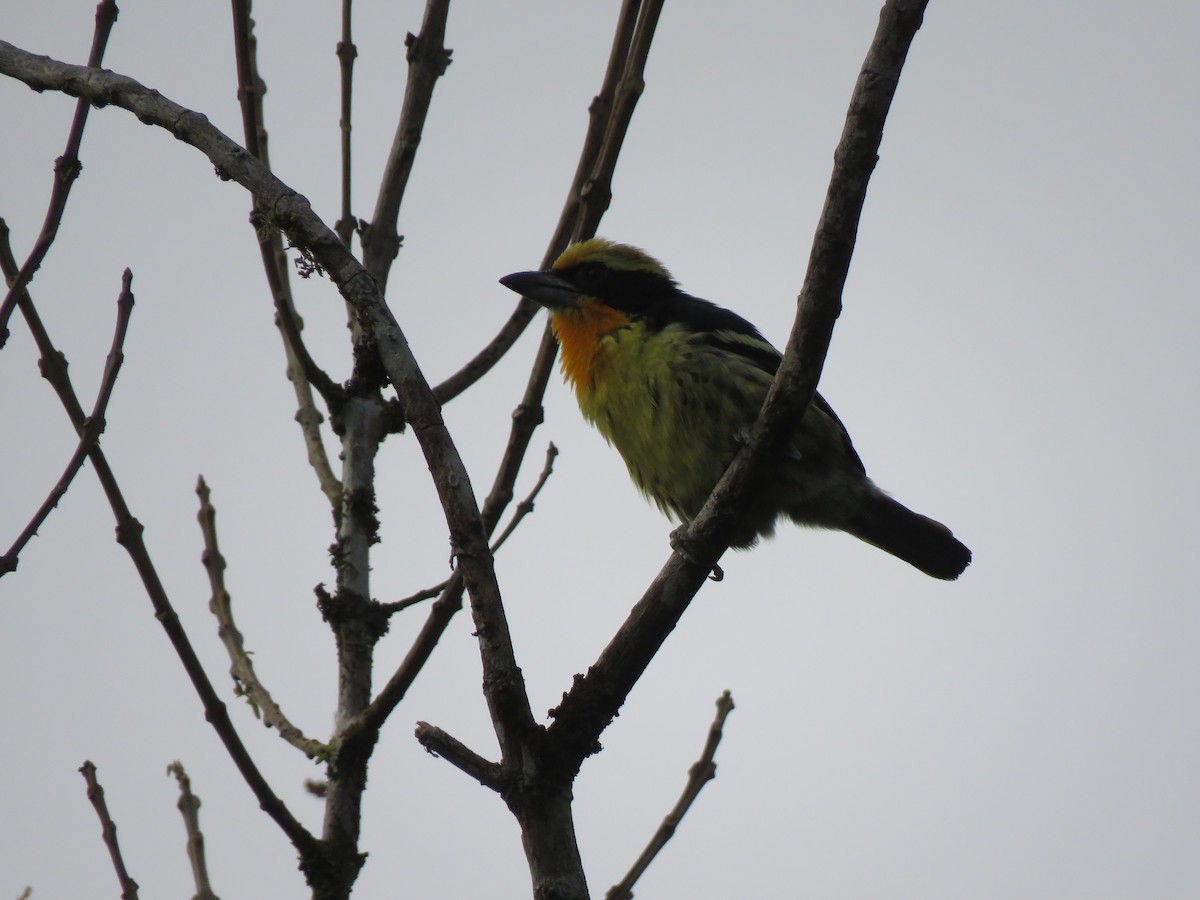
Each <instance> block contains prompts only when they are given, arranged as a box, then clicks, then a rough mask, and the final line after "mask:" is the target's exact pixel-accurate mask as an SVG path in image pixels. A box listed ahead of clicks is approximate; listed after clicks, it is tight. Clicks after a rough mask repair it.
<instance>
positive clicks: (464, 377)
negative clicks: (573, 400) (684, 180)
mask: <svg viewBox="0 0 1200 900" xmlns="http://www.w3.org/2000/svg"><path fill="white" fill-rule="evenodd" d="M641 5H642V3H641V0H624V2H623V3H622V4H621V11H620V14H619V15H618V17H617V25H616V29H615V31H614V33H613V41H612V47H611V48H610V50H609V55H608V65H607V67H606V68H605V70H604V78H603V79H602V81H601V84H600V92H599V93H598V94H597V95H596V96H595V97H593V98H592V102H591V105H590V106H589V107H588V127H587V133H586V134H585V135H584V138H583V146H582V147H581V148H580V151H579V162H578V163H577V164H576V166H575V175H574V177H573V178H572V179H571V187H570V189H569V190H568V191H567V199H566V202H565V203H564V204H563V208H562V212H561V213H560V214H559V217H558V224H557V225H556V226H555V228H554V233H553V234H552V235H551V237H550V243H549V245H548V246H547V248H546V254H545V256H543V257H542V268H546V267H548V266H549V265H550V264H551V263H552V262H554V260H555V259H557V258H558V255H559V254H560V253H562V251H563V250H565V249H566V248H567V245H568V244H570V243H572V241H575V240H581V239H582V238H586V237H593V236H594V235H595V229H596V227H597V226H598V225H599V222H600V216H601V215H603V213H604V210H603V209H601V210H599V214H598V215H596V216H595V223H594V224H593V225H592V226H591V228H592V230H591V231H588V229H587V227H586V226H585V225H583V224H582V222H583V218H584V216H583V209H584V208H585V206H586V205H587V203H588V200H587V198H588V197H589V196H591V195H592V194H594V191H592V190H591V189H589V187H588V185H589V184H592V183H593V182H596V181H599V182H602V183H608V184H611V181H612V173H613V171H614V170H615V168H616V161H617V154H618V153H619V151H620V147H621V143H622V142H623V141H624V137H625V130H626V129H627V128H628V126H629V121H630V120H629V118H628V117H626V118H625V119H624V125H623V126H622V127H620V128H615V127H610V125H611V123H612V121H613V108H614V106H615V105H616V104H617V101H616V97H617V95H618V92H619V91H620V89H621V85H622V84H624V83H625V81H626V80H627V77H628V75H629V71H630V69H632V71H633V72H635V73H637V74H636V79H634V83H636V82H637V81H640V79H641V73H642V71H643V69H644V68H645V65H646V58H647V55H648V54H649V52H650V37H652V36H653V30H652V29H651V30H650V32H646V30H645V29H644V28H643V30H642V38H641V40H640V42H639V43H638V44H637V49H636V52H634V49H633V47H634V42H635V32H636V31H637V29H638V23H639V22H640V21H641V19H640V18H639V10H640V8H641ZM647 5H648V6H650V7H652V9H651V11H650V12H648V13H643V15H645V16H647V17H648V18H649V19H650V21H652V22H657V21H658V15H659V12H660V11H661V9H662V3H661V2H658V0H656V2H654V3H650V4H647ZM631 53H633V55H634V61H633V63H632V64H631V63H630V61H629V58H630V54H631ZM638 94H639V95H640V90H639V91H638ZM634 102H636V97H635V98H634ZM628 111H629V113H630V115H632V112H633V107H632V105H629V106H628ZM605 145H607V146H608V148H609V152H608V153H607V155H606V156H605V162H604V163H603V164H601V163H600V162H599V161H600V159H601V149H602V147H603V146H605ZM605 208H607V206H606V207H605ZM539 309H541V307H539V306H538V305H537V304H536V303H534V302H532V301H530V300H526V299H525V298H524V297H522V298H521V299H520V300H519V301H518V302H517V306H516V309H514V310H513V313H512V315H511V316H509V318H508V321H507V322H505V323H504V325H503V326H502V327H501V329H500V331H499V333H497V334H496V336H495V337H494V338H492V340H491V341H489V342H488V344H487V346H485V347H484V348H483V349H482V350H480V351H479V352H478V353H477V354H476V355H475V357H474V358H473V359H471V360H470V362H468V363H467V364H466V365H465V366H463V367H462V368H461V369H460V370H459V371H458V372H455V373H454V374H453V375H451V376H450V377H449V378H447V379H446V380H445V381H443V382H442V383H441V384H439V385H438V386H437V387H436V388H434V389H433V392H434V396H436V397H437V399H438V402H439V403H449V402H450V401H451V400H453V399H454V398H455V397H457V396H458V395H459V394H461V393H462V392H463V391H465V390H466V389H467V388H469V387H470V386H471V385H473V384H474V383H475V382H477V381H478V380H479V379H480V378H482V377H483V376H484V375H486V374H487V373H488V372H490V371H491V369H492V367H493V366H494V365H495V364H496V363H497V362H499V361H500V360H501V359H502V358H503V357H504V354H506V353H507V352H508V351H509V350H510V349H511V348H512V345H513V344H515V343H516V342H517V339H518V338H519V337H520V336H521V335H522V334H523V333H524V332H525V327H526V326H527V325H528V324H529V323H530V322H531V321H532V320H533V317H534V315H535V314H536V313H537V312H538V310H539ZM547 337H549V338H550V353H549V356H548V358H543V357H546V355H547V354H546V353H545V348H546V346H547V341H546V339H547ZM553 351H554V344H553V337H552V336H551V335H549V331H548V329H547V331H546V333H545V334H543V341H542V349H540V350H539V352H538V357H537V363H535V366H534V372H535V373H540V372H541V371H542V370H543V369H544V370H545V376H544V377H541V376H538V377H535V376H534V375H531V376H530V385H531V386H532V385H535V384H537V383H539V382H540V384H541V389H540V390H538V391H536V393H531V392H530V391H527V392H526V401H523V404H522V405H523V406H525V405H527V401H529V400H530V399H533V400H534V401H535V402H534V404H533V405H535V406H537V407H538V408H539V413H538V416H537V420H536V422H534V424H533V426H532V427H530V428H529V431H530V434H532V430H533V428H536V427H537V425H538V424H540V423H541V418H540V405H541V399H540V398H541V395H542V393H543V392H544V391H545V388H546V381H547V380H548V378H549V372H550V369H551V368H552V367H553V365H554V352H553ZM520 409H521V407H518V411H520ZM522 426H524V423H522ZM516 428H517V425H516V424H514V432H515V431H516ZM513 445H514V441H513V439H511V438H510V446H513ZM516 446H520V444H519V442H518V443H517V444H516ZM525 448H526V449H527V448H528V439H526V440H525ZM508 455H509V454H507V453H506V458H507V456H508ZM523 457H524V451H522V452H521V454H520V457H518V458H517V466H518V467H519V465H520V459H521V458H523ZM510 468H511V466H503V465H502V466H501V471H502V472H507V471H508V470H509V469H510ZM512 477H513V479H515V478H516V473H515V471H513V472H512ZM511 486H512V485H511V484H510V485H509V487H510V488H511ZM511 499H512V496H511V494H510V495H509V498H508V500H506V501H504V502H505V503H507V502H509V501H510V500H511ZM489 500H490V498H489ZM485 508H486V507H485ZM496 515H497V517H498V515H499V511H497V513H496ZM485 521H486V517H485Z"/></svg>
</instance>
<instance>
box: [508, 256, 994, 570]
mask: <svg viewBox="0 0 1200 900" xmlns="http://www.w3.org/2000/svg"><path fill="white" fill-rule="evenodd" d="M500 283H501V284H502V285H504V286H505V287H507V288H509V289H511V290H513V291H515V292H517V293H518V294H521V295H523V296H525V297H527V298H529V299H530V300H532V301H534V302H535V303H537V304H539V305H540V306H543V307H545V308H546V309H547V310H548V311H549V314H550V326H551V330H552V331H553V333H554V336H555V338H556V339H557V341H558V345H559V349H560V354H561V355H560V365H561V368H562V373H563V377H564V380H565V381H566V382H568V383H569V384H570V386H571V387H572V388H573V389H574V392H575V397H576V400H577V401H578V403H579V409H580V411H581V412H582V413H583V416H584V418H585V419H587V421H588V422H590V423H591V424H592V425H593V426H594V427H595V428H596V429H597V430H598V431H599V432H600V434H601V435H602V436H603V437H604V438H605V440H606V441H608V443H609V444H611V445H612V446H614V447H615V448H616V449H617V451H618V452H619V453H620V454H621V456H622V458H623V459H624V460H625V464H626V467H627V468H628V469H629V474H630V477H631V478H632V479H633V482H634V484H635V485H636V486H637V487H638V488H639V489H640V491H641V492H642V493H643V494H644V495H645V496H646V497H647V498H648V499H649V500H651V501H653V502H654V503H655V504H656V505H657V506H658V507H659V508H660V509H661V510H662V511H663V512H664V513H666V514H667V515H668V516H670V517H673V518H675V519H677V520H679V521H680V522H681V523H683V524H685V525H686V524H687V523H689V522H690V521H691V520H692V519H693V518H694V517H695V516H696V514H697V513H698V512H699V511H700V507H702V506H703V505H704V502H705V501H706V500H707V499H708V495H709V494H710V493H711V492H712V489H713V487H714V486H715V485H716V483H717V481H718V480H719V479H720V477H721V475H722V474H723V473H724V472H725V469H726V468H727V467H728V465H729V463H730V462H731V461H732V460H733V457H734V456H735V455H736V454H737V452H738V450H739V449H740V448H741V446H742V445H743V444H744V443H745V441H746V439H747V436H748V434H749V431H750V427H751V426H752V425H753V423H754V420H755V419H756V417H757V416H758V412H759V410H760V409H761V408H762V404H763V401H764V400H765V399H766V396H767V390H768V389H769V387H770V385H771V382H772V380H773V378H774V376H775V372H776V370H777V369H778V368H779V363H780V360H781V358H782V357H781V356H780V353H779V351H778V350H776V349H775V348H774V347H773V346H772V345H771V344H770V343H769V342H768V341H767V340H766V338H764V337H763V336H762V335H761V334H760V333H759V331H758V329H757V328H755V327H754V326H753V325H752V324H750V323H749V322H748V321H746V320H745V319H743V318H742V317H741V316H739V315H738V314H737V313H735V312H732V311H731V310H729V309H726V308H724V307H722V306H718V305H717V304H715V303H712V302H710V301H708V300H702V299H700V298H699V297H694V296H692V295H690V294H688V293H686V292H684V291H683V290H681V289H680V287H679V285H678V283H677V282H676V280H675V279H674V278H673V277H672V275H671V273H670V272H668V271H667V269H666V268H665V267H664V266H663V265H662V263H660V262H659V261H658V260H657V259H655V258H654V257H652V256H650V255H649V254H648V253H646V252H645V251H643V250H640V249H638V248H637V247H633V246H631V245H629V244H622V243H617V242H614V241H610V240H606V239H604V238H591V239H589V240H585V241H580V242H578V243H575V244H572V245H571V246H569V247H568V248H567V249H566V250H564V251H563V252H562V254H561V255H560V256H559V257H558V258H557V259H556V260H555V262H554V263H553V265H551V266H550V268H549V269H548V270H542V271H527V272H514V273H512V274H511V275H506V276H504V277H503V278H501V279H500ZM785 445H786V446H785V449H784V450H783V451H782V452H781V453H780V454H779V455H778V456H777V457H776V458H772V459H770V460H768V461H767V462H766V463H765V465H766V472H765V474H764V475H763V476H762V477H760V478H759V480H758V483H757V484H756V485H755V486H754V487H753V488H752V489H751V493H750V496H749V497H748V498H747V500H746V505H745V510H744V512H743V513H742V515H741V516H740V518H739V519H738V521H737V524H736V527H735V528H734V530H733V535H732V538H731V540H730V546H731V547H734V548H735V549H745V548H748V547H751V546H753V545H754V544H755V543H756V542H757V541H758V539H759V538H760V537H770V536H771V535H773V534H774V531H775V524H776V521H777V520H778V519H780V518H784V519H788V520H791V521H793V522H795V523H797V524H799V525H805V526H813V527H816V528H824V529H834V530H838V531H843V532H846V533H848V534H851V535H853V536H854V537H856V538H859V539H860V540H863V541H865V542H867V543H868V544H872V545H874V546H875V547H878V548H879V549H881V550H883V551H885V552H886V553H890V554H891V555H892V556H895V557H897V558H899V559H902V560H904V561H905V562H907V563H909V564H910V565H912V566H915V567H916V568H917V569H919V570H920V571H922V572H924V573H925V574H926V575H930V576H932V577H934V578H940V579H943V580H948V581H949V580H954V579H956V578H957V577H958V576H959V575H961V574H962V572H963V571H964V570H965V569H966V567H967V566H968V565H969V564H970V562H971V551H970V550H969V549H967V547H966V546H965V545H964V544H963V543H961V542H960V541H959V540H958V539H957V538H955V537H954V535H953V534H952V533H951V531H950V529H949V528H947V527H946V526H945V525H943V524H941V523H940V522H937V521H935V520H934V519H931V518H929V517H927V516H923V515H921V514H920V513H916V512H913V511H912V510H910V509H908V508H907V507H906V506H904V505H902V504H901V503H899V502H898V501H896V500H893V499H892V498H891V497H890V496H889V495H888V494H886V493H884V491H883V490H881V489H880V488H879V487H877V486H876V485H875V483H874V482H873V481H872V480H871V479H870V478H868V477H867V473H866V468H865V467H864V466H863V463H862V460H861V459H860V458H859V455H858V453H857V452H856V451H855V449H854V445H853V444H852V443H851V441H850V435H849V434H848V433H847V431H846V428H845V426H844V425H843V424H842V422H841V420H840V419H839V418H838V417H837V414H836V413H834V411H833V409H832V407H830V405H829V404H828V403H827V402H826V401H825V398H824V397H822V396H821V395H820V394H819V393H818V394H815V395H814V396H813V399H812V402H811V403H810V404H809V406H808V408H807V410H806V411H805V412H804V414H803V416H802V417H801V418H800V421H799V422H797V423H795V425H793V426H792V427H791V429H790V432H789V433H788V435H787V440H786V442H785Z"/></svg>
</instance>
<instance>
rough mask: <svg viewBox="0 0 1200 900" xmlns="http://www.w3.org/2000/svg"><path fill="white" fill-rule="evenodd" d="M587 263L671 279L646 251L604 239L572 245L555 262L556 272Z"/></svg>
mask: <svg viewBox="0 0 1200 900" xmlns="http://www.w3.org/2000/svg"><path fill="white" fill-rule="evenodd" d="M585 262H598V263H603V264H604V265H606V266H608V267H609V268H610V269H616V270H618V271H619V270H626V271H630V270H636V271H643V272H645V271H650V272H654V273H655V274H658V275H663V276H665V277H667V278H670V277H671V276H670V273H669V272H667V270H666V269H665V268H663V265H662V263H660V262H659V261H658V260H656V259H655V258H654V257H653V256H651V255H650V254H649V253H646V252H645V251H642V250H639V249H638V248H637V247H632V246H630V245H629V244H618V243H616V242H615V241H609V240H605V239H604V238H592V239H591V240H587V241H580V242H579V243H577V244H572V245H571V246H570V247H568V248H567V249H566V250H564V251H563V252H562V254H561V255H560V256H559V257H558V259H556V260H555V261H554V265H553V266H551V267H550V268H551V269H553V270H555V271H562V270H563V269H570V268H572V267H573V266H577V265H580V264H581V263H585Z"/></svg>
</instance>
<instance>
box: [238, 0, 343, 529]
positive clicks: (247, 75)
mask: <svg viewBox="0 0 1200 900" xmlns="http://www.w3.org/2000/svg"><path fill="white" fill-rule="evenodd" d="M232 3H233V34H234V58H235V59H236V61H237V77H238V103H239V105H240V106H241V110H242V131H243V134H244V136H245V140H246V147H247V149H248V150H249V151H250V153H252V154H253V155H254V157H255V158H256V159H259V160H261V161H262V163H263V165H264V166H266V167H267V169H268V170H269V169H270V167H271V162H270V159H269V157H268V155H267V130H266V127H265V126H264V124H263V95H264V94H266V92H267V86H266V83H265V82H264V81H263V80H262V78H261V77H259V74H258V57H257V42H256V40H255V38H254V20H253V19H251V18H250V0H232ZM260 218H261V215H260V211H259V210H258V209H255V210H254V211H253V212H251V215H250V219H251V223H252V224H254V225H255V234H256V237H257V240H258V248H259V253H260V255H261V256H262V262H263V271H264V272H265V274H266V276H267V287H268V288H269V289H270V291H271V300H272V302H273V303H274V305H275V325H276V327H277V328H278V329H279V331H280V336H281V337H282V339H283V350H284V355H285V357H286V358H287V376H288V380H289V381H290V382H291V383H292V389H293V391H294V392H295V394H296V405H297V411H296V422H297V423H298V424H299V425H300V431H301V434H302V435H303V436H304V444H305V448H306V450H307V453H308V464H309V465H310V466H311V467H312V469H313V472H315V473H316V476H317V482H318V484H320V486H321V492H322V493H323V494H324V495H325V497H326V499H327V500H328V501H329V506H330V511H331V513H332V516H333V520H334V525H335V526H336V525H337V523H338V521H339V517H340V516H341V511H342V504H341V498H342V485H341V482H339V481H338V479H337V476H336V475H334V474H333V468H332V467H331V466H330V464H329V455H328V454H327V453H326V451H325V442H324V441H323V440H322V438H321V423H322V422H323V421H324V420H325V417H324V416H322V415H321V413H320V412H319V411H318V410H317V407H316V404H315V403H314V402H313V393H312V392H313V388H314V387H315V388H316V389H317V391H318V392H319V393H320V394H321V398H322V399H323V400H324V401H325V404H326V406H327V407H328V408H329V409H330V410H331V411H335V410H338V409H340V408H341V404H342V403H343V402H344V401H345V391H344V390H342V388H341V387H340V386H339V385H337V384H335V383H334V382H333V380H332V379H331V378H330V377H329V376H328V375H327V374H326V373H325V371H324V370H323V369H322V368H321V367H320V366H318V365H317V364H316V362H315V361H314V360H313V358H312V356H311V355H310V354H309V352H308V348H307V346H306V345H305V344H304V341H303V339H302V338H301V331H302V329H303V324H302V322H301V321H300V315H299V313H297V312H296V304H295V300H294V298H293V297H292V287H291V282H290V281H289V280H288V265H287V254H286V252H285V251H284V247H283V237H282V236H281V235H280V233H279V230H278V229H277V228H270V227H262V228H260V227H259V225H260V224H262V223H261V222H260Z"/></svg>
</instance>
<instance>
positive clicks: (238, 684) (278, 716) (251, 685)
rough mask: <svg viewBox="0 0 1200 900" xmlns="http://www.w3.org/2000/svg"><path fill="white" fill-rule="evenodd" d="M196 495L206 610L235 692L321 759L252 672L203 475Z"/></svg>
mask: <svg viewBox="0 0 1200 900" xmlns="http://www.w3.org/2000/svg"><path fill="white" fill-rule="evenodd" d="M196 495H197V496H198V497H199V498H200V511H199V512H198V513H197V514H196V519H197V520H198V521H199V522H200V531H201V533H202V534H203V535H204V553H203V554H202V555H201V557H200V559H201V561H202V562H203V563H204V568H205V571H207V572H208V583H209V586H210V587H211V588H212V599H211V600H210V601H209V603H208V608H209V610H210V611H211V612H212V614H213V615H214V616H216V618H217V636H218V637H220V639H221V643H222V644H224V645H225V650H226V651H227V652H228V653H229V662H230V670H229V674H230V676H232V678H233V684H234V693H236V694H237V695H238V696H239V697H245V698H246V699H247V700H248V701H249V703H250V707H251V709H253V710H254V714H255V715H256V716H260V717H261V718H262V721H263V724H264V725H266V726H267V727H268V728H275V729H278V731H279V736H280V737H281V738H283V739H284V740H285V741H287V742H288V743H289V744H291V745H292V746H293V747H296V748H297V749H299V750H301V751H302V752H303V753H304V754H305V755H306V756H307V757H308V758H309V759H324V758H325V757H326V756H327V755H328V753H329V748H328V747H326V746H325V745H324V744H322V743H321V742H320V741H315V740H312V739H311V738H307V737H305V736H304V733H303V732H302V731H301V730H300V729H299V728H297V727H296V726H295V725H293V724H292V722H291V720H289V719H288V717H287V716H286V715H284V712H283V710H282V709H280V707H279V704H277V703H276V702H275V700H274V699H273V698H272V697H271V693H270V691H268V690H267V689H266V687H265V686H264V685H263V683H262V681H261V680H260V679H259V677H258V673H257V672H255V671H254V663H253V662H251V660H250V652H249V651H248V650H246V647H245V644H244V641H243V638H242V633H241V632H240V631H239V630H238V627H237V625H236V624H235V623H234V621H233V601H232V599H231V597H230V596H229V591H228V590H227V589H226V587H225V557H224V556H222V555H221V549H220V546H219V544H218V543H217V510H216V508H215V507H214V506H213V504H212V501H211V499H210V493H209V489H208V485H207V484H206V483H205V481H204V476H200V478H199V479H197V481H196Z"/></svg>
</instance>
